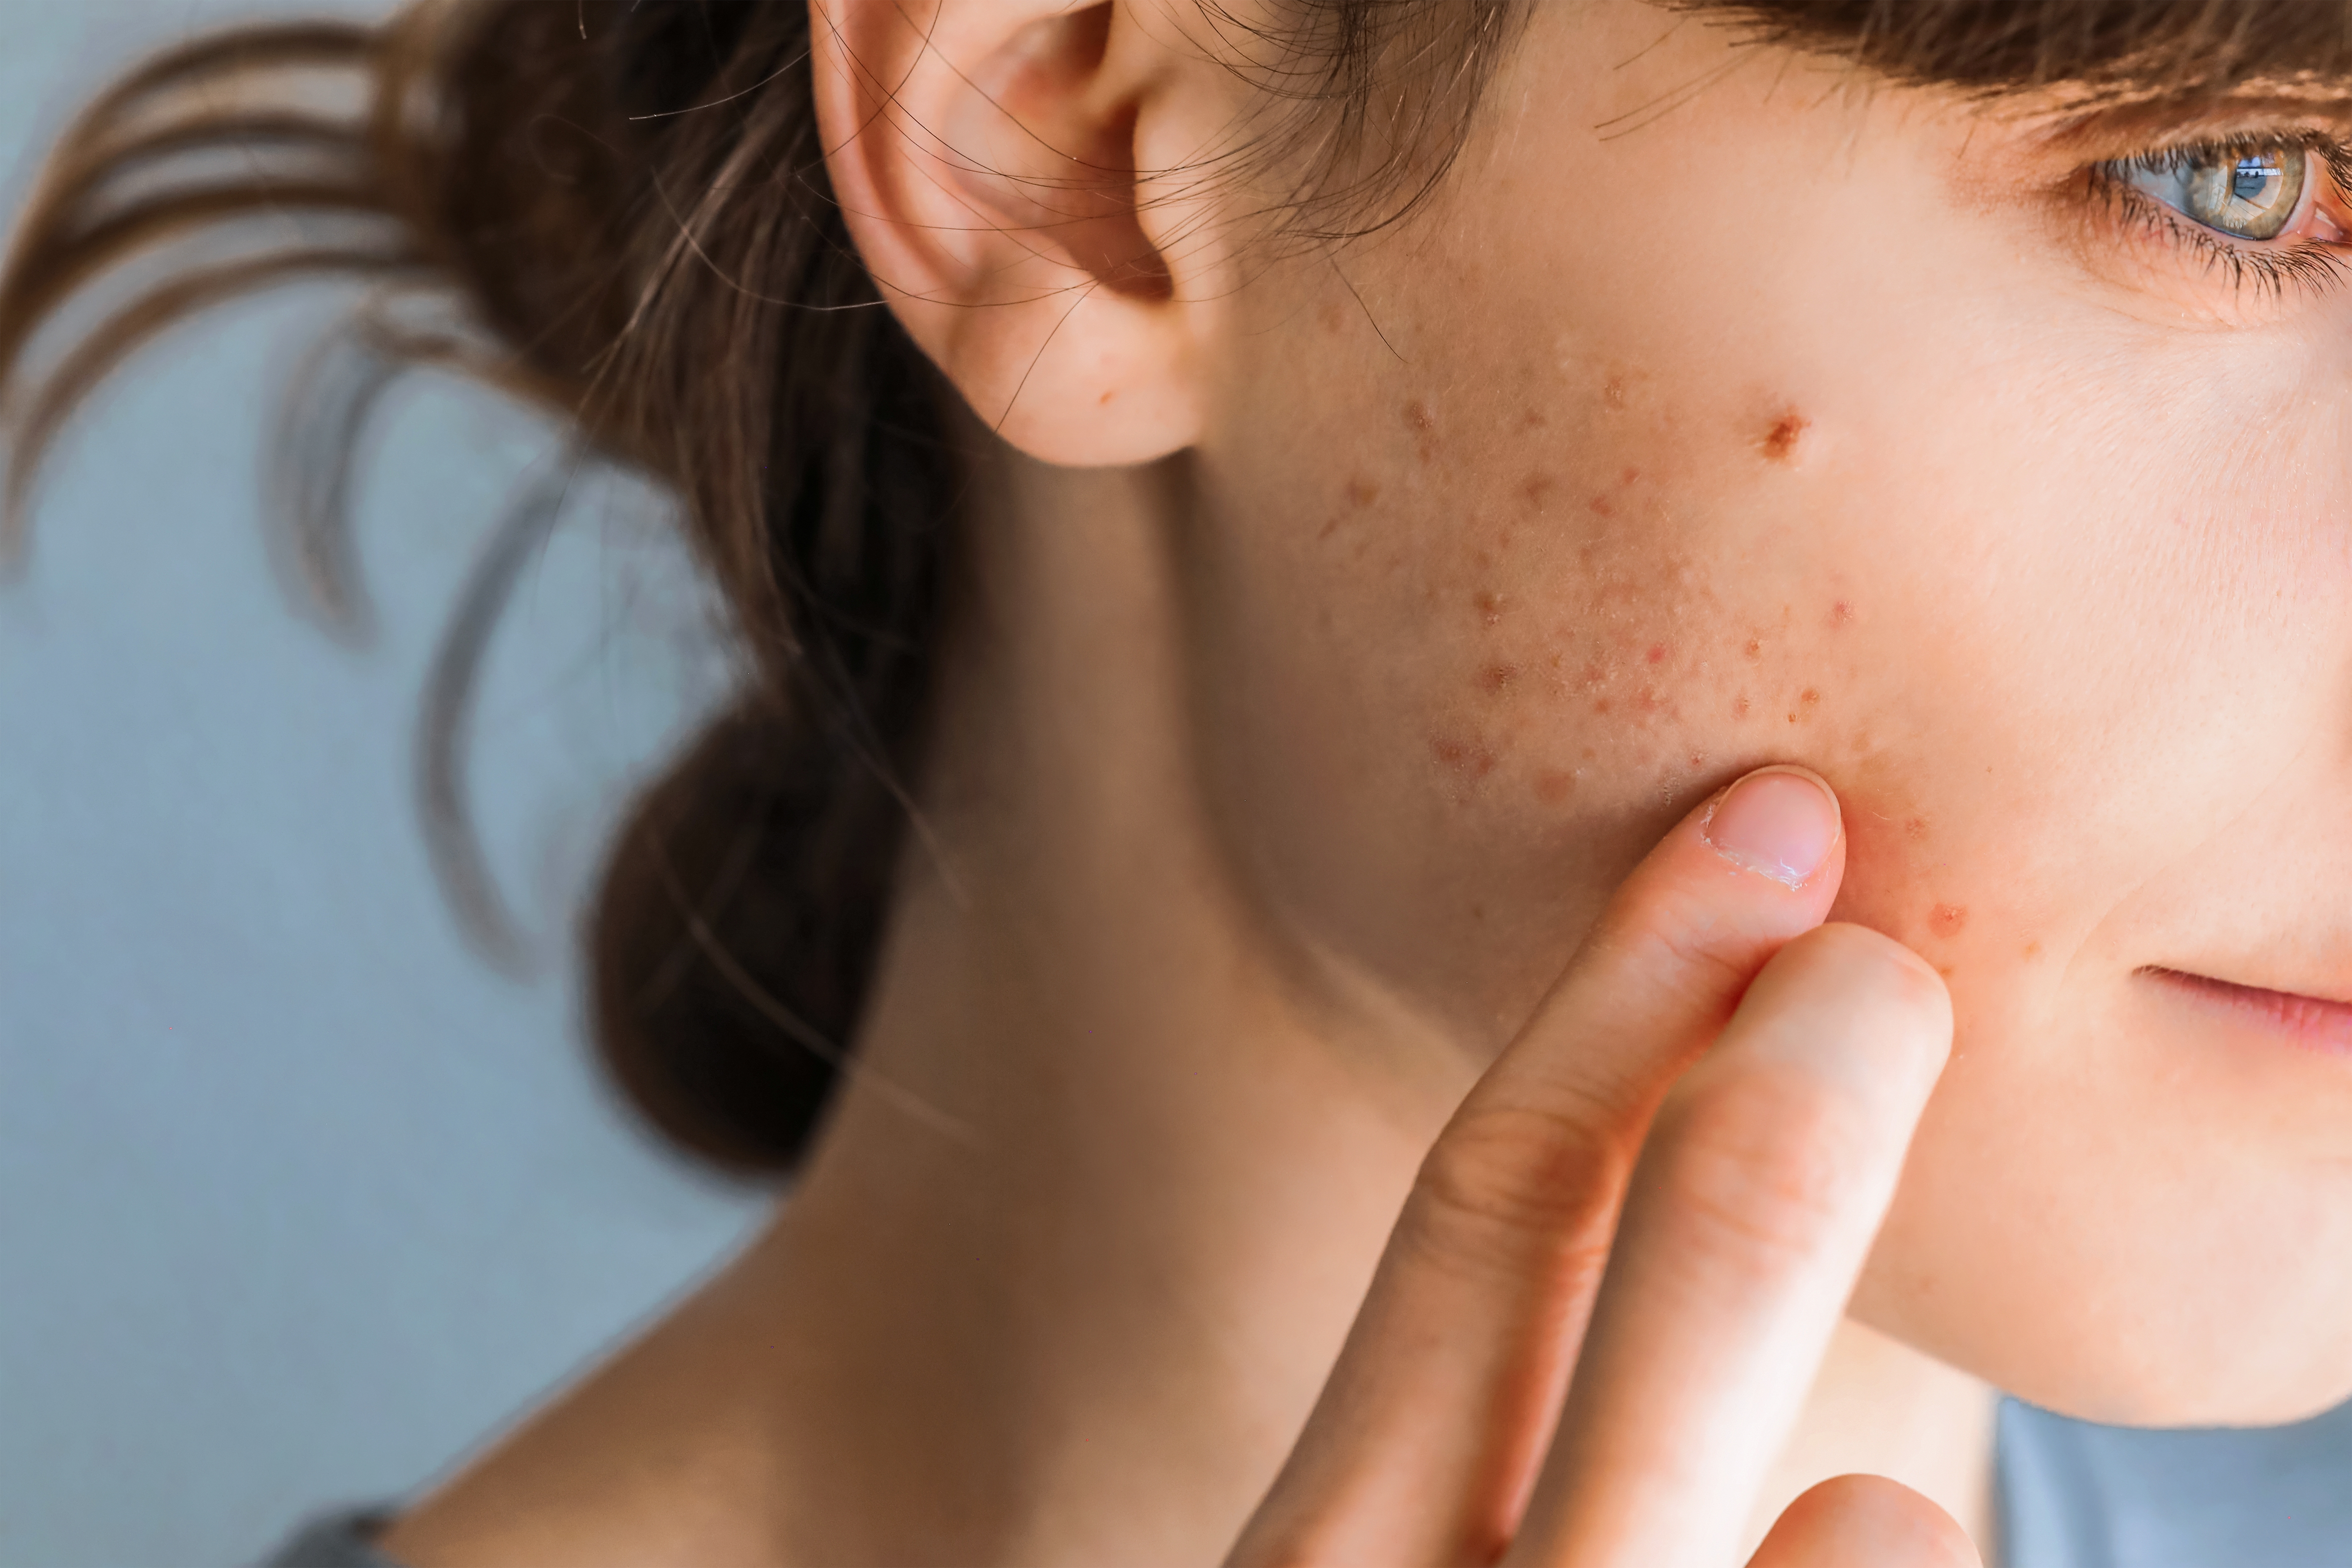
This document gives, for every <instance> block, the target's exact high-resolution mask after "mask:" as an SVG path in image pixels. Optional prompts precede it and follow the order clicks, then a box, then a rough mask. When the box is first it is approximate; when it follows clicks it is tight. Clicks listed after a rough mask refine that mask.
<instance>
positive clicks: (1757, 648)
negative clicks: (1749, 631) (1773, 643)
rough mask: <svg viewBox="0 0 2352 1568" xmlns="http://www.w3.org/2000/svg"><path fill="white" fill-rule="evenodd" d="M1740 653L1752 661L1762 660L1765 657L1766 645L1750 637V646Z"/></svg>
mask: <svg viewBox="0 0 2352 1568" xmlns="http://www.w3.org/2000/svg"><path fill="white" fill-rule="evenodd" d="M1740 652H1741V653H1745V654H1747V655H1748V657H1749V658H1751V659H1760V658H1762V657H1763V656H1764V644H1763V643H1760V642H1759V641H1757V640H1756V639H1755V638H1753V637H1750V638H1749V639H1748V646H1746V647H1745V648H1742V649H1741V650H1740Z"/></svg>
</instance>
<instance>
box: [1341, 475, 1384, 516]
mask: <svg viewBox="0 0 2352 1568" xmlns="http://www.w3.org/2000/svg"><path fill="white" fill-rule="evenodd" d="M1380 498H1381V487H1380V486H1378V485H1375V484H1373V483H1372V482H1371V481H1370V479H1367V478H1364V477H1362V476H1357V477H1355V478H1353V479H1350V480H1349V481H1348V504H1349V506H1351V507H1356V508H1358V509H1359V510H1360V509H1362V508H1363V507H1369V506H1370V505H1371V504H1372V503H1373V502H1374V501H1377V500H1379V499H1380Z"/></svg>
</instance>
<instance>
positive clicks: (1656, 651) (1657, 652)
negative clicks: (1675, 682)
mask: <svg viewBox="0 0 2352 1568" xmlns="http://www.w3.org/2000/svg"><path fill="white" fill-rule="evenodd" d="M1648 657H1649V661H1650V663H1652V664H1664V663H1665V662H1666V645H1665V644H1664V643H1651V644H1650V652H1649V654H1648Z"/></svg>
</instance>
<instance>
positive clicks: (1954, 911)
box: [1927, 904, 1969, 936]
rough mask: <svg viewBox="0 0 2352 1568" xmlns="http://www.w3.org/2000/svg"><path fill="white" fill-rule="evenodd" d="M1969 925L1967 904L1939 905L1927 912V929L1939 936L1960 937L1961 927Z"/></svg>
mask: <svg viewBox="0 0 2352 1568" xmlns="http://www.w3.org/2000/svg"><path fill="white" fill-rule="evenodd" d="M1968 923H1969V911H1968V906H1967V905H1966V904H1937V905H1936V907H1935V908H1933V909H1931V910H1929V911H1927V929H1928V930H1930V931H1933V932H1934V933H1935V934H1936V935H1937V936H1958V935H1959V934H1960V927H1962V926H1963V925H1967V924H1968Z"/></svg>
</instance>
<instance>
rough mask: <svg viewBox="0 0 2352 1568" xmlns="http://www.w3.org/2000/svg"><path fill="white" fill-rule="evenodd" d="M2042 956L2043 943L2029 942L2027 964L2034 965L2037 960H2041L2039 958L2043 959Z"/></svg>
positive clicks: (2026, 946) (2026, 954) (2026, 947)
mask: <svg viewBox="0 0 2352 1568" xmlns="http://www.w3.org/2000/svg"><path fill="white" fill-rule="evenodd" d="M2041 956H2042V944H2041V943H2039V942H2028V943H2027V944H2026V945H2025V961H2026V962H2027V963H2029V964H2031V963H2032V962H2033V961H2034V960H2035V959H2036V958H2039V957H2041Z"/></svg>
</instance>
